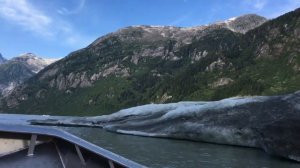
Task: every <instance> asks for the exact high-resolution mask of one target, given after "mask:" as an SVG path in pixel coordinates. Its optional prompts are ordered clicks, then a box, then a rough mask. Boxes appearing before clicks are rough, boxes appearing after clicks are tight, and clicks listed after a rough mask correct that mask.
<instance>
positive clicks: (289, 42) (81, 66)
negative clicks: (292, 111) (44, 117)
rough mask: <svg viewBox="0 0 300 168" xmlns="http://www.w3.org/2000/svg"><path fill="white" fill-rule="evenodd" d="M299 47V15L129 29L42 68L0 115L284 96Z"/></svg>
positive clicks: (298, 74)
mask: <svg viewBox="0 0 300 168" xmlns="http://www.w3.org/2000/svg"><path fill="white" fill-rule="evenodd" d="M299 44H300V9H297V10H295V11H292V12H290V13H287V14H285V15H283V16H280V17H278V18H275V19H272V20H267V19H265V18H264V17H261V16H258V15H255V14H250V15H244V16H240V17H236V18H231V19H229V20H226V21H222V22H217V23H213V24H210V25H204V26H196V27H187V28H183V27H173V26H146V25H140V26H130V27H126V28H123V29H120V30H118V31H116V32H113V33H109V34H107V35H105V36H102V37H100V38H98V39H96V40H95V41H94V42H93V43H92V44H90V45H89V46H87V47H86V48H83V49H80V50H78V51H75V52H72V53H70V54H69V55H68V56H67V57H65V58H63V59H61V60H59V61H57V62H55V63H54V64H51V65H49V66H47V67H46V68H44V69H43V70H41V71H40V72H39V73H37V74H36V75H34V76H33V77H31V78H30V79H29V80H27V81H26V82H24V83H23V84H22V85H20V86H18V87H17V88H16V89H14V90H13V92H12V93H11V94H9V95H8V96H6V97H5V98H2V99H1V101H0V111H2V112H14V113H17V112H25V113H36V114H57V115H100V114H108V113H112V112H115V111H117V110H119V109H122V108H126V107H131V106H136V105H141V104H147V103H151V102H155V103H166V102H177V101H185V100H219V99H222V98H226V97H231V96H236V95H275V94H283V93H289V92H293V91H295V90H299V89H300V86H299V83H300V50H299ZM26 72H27V71H26ZM28 72H29V71H28ZM31 72H32V71H31Z"/></svg>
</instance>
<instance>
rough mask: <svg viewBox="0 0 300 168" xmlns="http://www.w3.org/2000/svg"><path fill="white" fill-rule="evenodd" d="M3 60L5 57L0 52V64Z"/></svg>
mask: <svg viewBox="0 0 300 168" xmlns="http://www.w3.org/2000/svg"><path fill="white" fill-rule="evenodd" d="M5 61H6V59H5V58H4V57H3V56H2V54H1V53H0V64H3V63H4V62H5Z"/></svg>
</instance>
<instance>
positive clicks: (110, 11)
mask: <svg viewBox="0 0 300 168" xmlns="http://www.w3.org/2000/svg"><path fill="white" fill-rule="evenodd" d="M298 7H300V0H0V53H2V55H3V56H4V57H5V58H7V59H10V58H12V57H15V56H18V55H20V54H22V53H27V52H31V53H35V54H36V55H38V56H41V57H45V58H62V57H65V56H66V55H68V54H69V53H70V52H72V51H75V50H78V49H80V48H84V47H86V46H87V45H88V44H90V43H92V42H93V41H94V40H96V39H97V38H98V37H100V36H103V35H105V34H107V33H110V32H114V31H116V30H118V29H120V28H123V27H126V26H130V25H170V26H180V27H190V26H197V25H203V24H209V23H213V22H216V21H222V20H226V19H229V18H231V17H235V16H240V15H243V14H249V13H255V14H258V15H261V16H264V17H267V18H269V19H272V18H275V17H277V16H280V15H282V14H284V13H286V12H289V11H291V10H294V9H296V8H298Z"/></svg>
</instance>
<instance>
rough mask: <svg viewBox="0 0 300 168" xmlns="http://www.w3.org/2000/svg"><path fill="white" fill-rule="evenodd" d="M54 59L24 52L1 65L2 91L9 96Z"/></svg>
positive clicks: (3, 94) (0, 85) (0, 79)
mask: <svg viewBox="0 0 300 168" xmlns="http://www.w3.org/2000/svg"><path fill="white" fill-rule="evenodd" d="M54 61H55V60H54V59H43V58H39V57H37V56H36V55H34V54H32V53H27V54H22V55H20V56H18V57H14V58H12V59H10V60H8V61H5V62H4V63H3V64H1V65H0V92H1V95H2V96H7V95H8V94H9V93H10V92H11V91H12V90H13V89H14V88H15V87H16V86H18V85H19V84H21V83H23V82H24V81H25V80H27V79H28V78H30V77H32V76H33V75H35V74H36V73H37V72H39V71H40V70H42V69H43V68H44V67H46V66H47V65H49V64H51V63H52V62H54Z"/></svg>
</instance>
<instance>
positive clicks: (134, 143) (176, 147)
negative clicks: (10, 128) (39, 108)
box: [0, 114, 300, 168]
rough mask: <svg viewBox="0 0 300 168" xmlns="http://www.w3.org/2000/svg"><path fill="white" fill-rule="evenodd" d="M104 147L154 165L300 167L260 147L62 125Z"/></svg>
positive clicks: (10, 118) (4, 119)
mask: <svg viewBox="0 0 300 168" xmlns="http://www.w3.org/2000/svg"><path fill="white" fill-rule="evenodd" d="M38 118H43V117H42V116H33V115H32V116H28V115H7V114H0V122H1V123H8V124H27V123H26V120H28V119H38ZM59 128H60V129H63V130H65V131H67V132H70V133H72V134H75V135H77V136H79V137H81V138H83V139H85V140H87V141H90V142H92V143H94V144H96V145H98V146H100V147H102V148H105V149H107V150H110V151H112V152H114V153H117V154H119V155H121V156H123V157H126V158H128V159H131V160H133V161H136V162H138V163H140V164H143V165H145V166H148V167H153V168H197V167H201V168H241V167H243V168H296V167H297V168H299V167H300V164H299V163H296V162H292V161H288V160H285V159H280V158H278V157H273V156H269V155H267V154H266V153H265V152H263V151H262V150H259V149H253V148H243V147H234V146H226V145H215V144H209V143H200V142H191V141H184V140H171V139H161V138H149V137H138V136H131V135H121V134H115V133H110V132H106V131H104V130H102V129H100V128H87V127H82V128H80V127H59Z"/></svg>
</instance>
